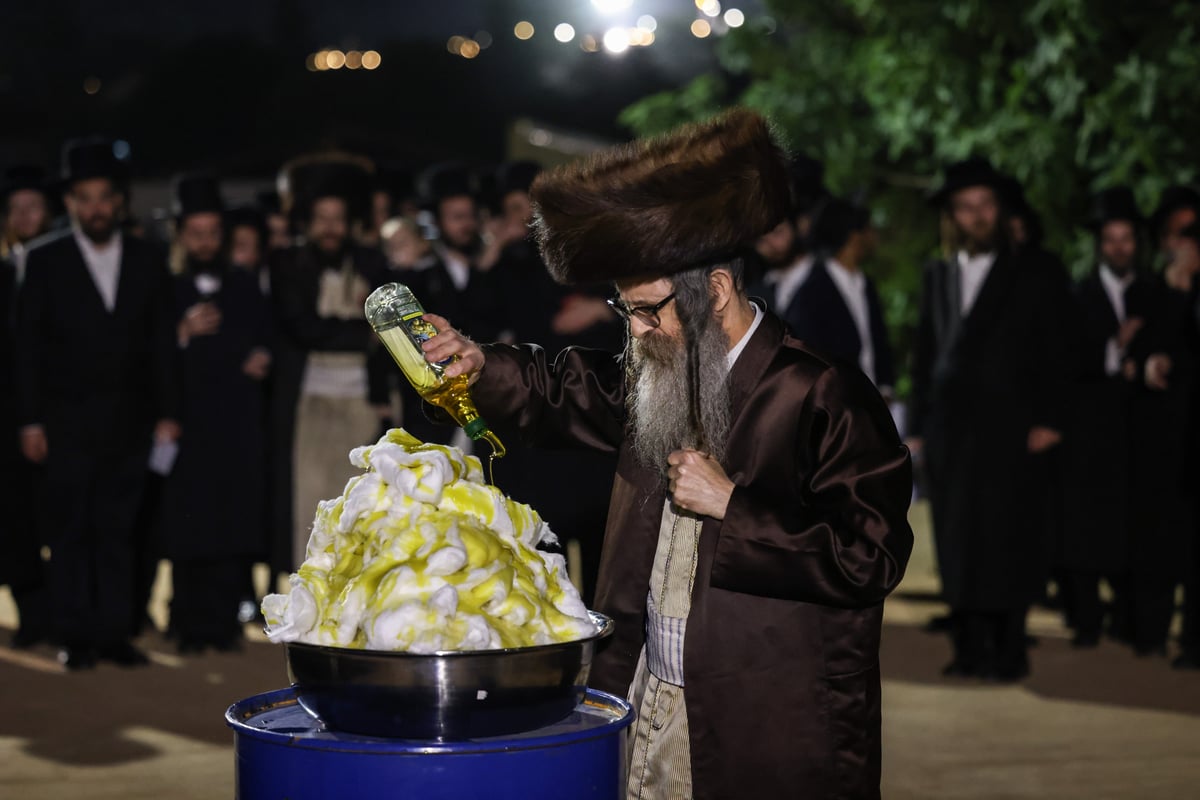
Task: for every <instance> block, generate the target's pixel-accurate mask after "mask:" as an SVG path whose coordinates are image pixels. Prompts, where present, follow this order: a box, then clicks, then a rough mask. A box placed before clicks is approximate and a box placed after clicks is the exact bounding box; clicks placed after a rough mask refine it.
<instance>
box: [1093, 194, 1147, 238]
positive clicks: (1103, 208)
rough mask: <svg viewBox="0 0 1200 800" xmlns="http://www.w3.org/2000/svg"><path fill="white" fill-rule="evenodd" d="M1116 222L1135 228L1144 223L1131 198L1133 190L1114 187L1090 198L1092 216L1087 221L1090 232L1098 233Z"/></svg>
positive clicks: (1132, 197)
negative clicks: (1119, 221) (1123, 222)
mask: <svg viewBox="0 0 1200 800" xmlns="http://www.w3.org/2000/svg"><path fill="white" fill-rule="evenodd" d="M1116 220H1123V221H1125V222H1128V223H1130V224H1131V225H1133V226H1134V227H1135V228H1140V227H1142V226H1143V225H1144V224H1145V223H1146V218H1145V217H1144V216H1142V212H1141V209H1139V208H1138V204H1137V198H1136V197H1134V196H1133V189H1130V188H1129V187H1128V186H1114V187H1112V188H1111V189H1105V190H1104V191H1102V192H1097V193H1096V195H1095V196H1094V197H1092V216H1091V219H1089V220H1088V226H1089V227H1090V228H1091V229H1092V230H1094V231H1096V232H1097V233H1099V231H1100V229H1101V228H1103V227H1104V226H1105V225H1106V224H1108V223H1109V222H1114V221H1116Z"/></svg>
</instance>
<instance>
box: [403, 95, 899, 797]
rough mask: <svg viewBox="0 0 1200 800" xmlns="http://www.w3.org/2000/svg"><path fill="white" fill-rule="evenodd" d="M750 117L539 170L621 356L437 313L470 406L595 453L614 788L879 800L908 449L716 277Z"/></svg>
mask: <svg viewBox="0 0 1200 800" xmlns="http://www.w3.org/2000/svg"><path fill="white" fill-rule="evenodd" d="M783 158H784V157H783V155H782V153H781V152H780V150H779V148H778V147H777V146H776V145H775V143H774V142H773V141H772V138H771V135H770V132H769V130H768V127H767V125H766V123H765V122H764V121H763V120H762V118H761V117H759V116H757V115H756V114H754V113H752V112H749V111H735V112H732V113H730V114H728V115H726V116H723V117H721V118H719V119H717V120H716V121H713V122H710V123H708V124H706V125H702V126H697V127H690V128H686V129H684V130H682V131H680V132H678V133H676V134H674V135H672V136H670V137H666V138H663V139H659V140H652V141H647V142H636V143H634V144H632V145H628V146H625V147H622V148H618V149H616V150H614V151H611V152H606V153H602V154H599V155H598V156H595V157H593V158H592V159H591V160H589V161H587V162H585V163H582V164H577V165H573V166H569V167H566V168H561V169H559V170H556V171H555V172H553V173H550V174H548V175H543V176H542V177H540V178H539V180H538V181H537V182H536V183H535V184H534V186H533V190H532V196H533V200H534V203H535V206H536V211H537V217H536V221H535V225H536V228H537V234H538V238H539V243H540V246H541V249H542V254H543V256H544V258H545V261H546V264H547V266H548V268H549V269H550V271H551V272H552V273H553V274H554V275H555V277H556V278H557V279H558V280H560V281H562V282H588V281H598V280H610V281H613V282H615V284H616V288H617V292H618V295H619V298H618V299H615V300H614V301H613V306H614V307H615V308H616V309H617V310H618V311H619V312H620V313H621V314H622V315H623V316H625V317H626V318H627V320H628V322H629V334H630V336H629V339H628V347H627V351H626V354H625V358H624V359H623V360H622V359H614V358H613V357H612V356H611V355H606V354H603V353H599V352H595V351H587V350H581V349H567V350H565V351H563V352H562V353H561V354H559V356H558V357H557V358H556V359H554V360H553V361H552V360H550V359H549V358H548V357H547V354H546V353H545V352H544V351H543V350H541V349H540V348H538V347H536V346H530V345H525V346H520V347H512V346H504V345H490V346H487V347H483V348H480V347H478V346H476V345H475V344H474V343H472V342H471V341H470V340H468V339H466V338H464V337H463V336H461V335H460V334H459V333H458V332H457V331H455V330H453V329H452V328H451V327H450V326H449V323H447V321H446V320H444V319H442V318H440V317H434V316H431V317H430V319H431V320H432V321H433V322H434V324H435V325H437V326H438V327H439V330H441V331H442V332H441V333H440V334H439V335H438V336H436V337H434V338H433V339H432V340H430V341H429V342H427V343H426V345H425V347H426V355H427V357H428V358H429V360H431V361H441V360H442V359H445V358H450V357H452V356H458V357H459V359H460V360H459V361H458V362H457V363H455V364H453V365H451V366H449V367H448V368H447V374H449V375H455V374H462V373H470V374H471V376H472V380H473V381H474V388H473V394H474V396H475V399H476V401H477V403H478V405H479V407H480V409H481V411H484V413H486V414H488V415H489V416H491V417H495V418H501V417H504V418H508V419H510V420H513V421H514V422H516V423H517V424H518V425H519V426H520V429H521V431H522V433H523V435H524V436H525V437H527V438H528V439H529V440H530V441H531V442H533V443H536V444H544V445H547V446H576V447H586V448H595V449H600V450H607V451H617V452H618V453H619V463H618V468H617V476H616V480H615V483H614V486H613V493H612V501H611V504H610V507H609V515H608V527H607V531H606V534H605V541H604V552H603V556H602V558H601V565H600V576H599V581H598V587H597V593H596V596H597V599H596V606H597V608H598V609H600V610H601V611H603V612H604V613H606V614H608V615H610V616H612V617H613V619H614V620H615V621H616V625H617V627H616V634H615V636H614V638H613V640H612V642H611V643H610V646H609V647H608V648H607V650H605V651H604V652H602V653H600V654H598V655H597V658H596V661H595V663H594V664H593V668H592V673H591V674H592V681H591V682H592V684H593V685H594V686H597V687H598V688H601V689H605V690H608V691H611V692H618V693H625V692H628V693H629V695H630V698H631V700H632V702H633V704H634V707H635V708H636V709H637V710H638V722H637V725H636V726H635V729H634V731H633V733H632V738H631V741H630V748H629V796H630V797H639V798H687V797H695V798H732V797H754V798H773V797H778V798H783V797H787V798H793V797H809V798H835V797H836V798H870V797H878V796H879V771H880V743H879V727H880V703H879V636H880V624H881V620H882V613H883V606H882V603H883V599H884V597H886V596H887V594H888V593H889V592H890V591H891V590H892V589H893V588H895V586H896V584H897V583H898V582H899V581H900V578H901V576H902V575H903V573H904V568H905V565H906V563H907V561H908V556H909V552H910V550H911V547H912V531H911V530H910V528H909V526H908V523H907V522H906V519H905V515H906V510H907V507H908V499H909V494H910V491H911V485H912V484H911V467H910V461H909V455H908V451H907V450H906V449H905V448H904V447H903V445H902V444H901V443H900V440H899V438H898V436H897V433H896V429H895V427H894V426H893V424H892V421H891V417H890V416H889V414H888V410H887V408H886V406H885V405H884V403H883V401H882V400H881V399H880V397H879V394H878V393H877V392H876V391H875V389H874V387H873V386H872V385H871V382H870V381H869V380H868V379H867V378H866V377H865V376H864V375H863V374H862V373H861V372H860V371H859V370H858V369H857V368H856V367H854V366H853V365H851V364H847V363H837V362H834V361H832V360H830V359H828V358H826V357H824V356H822V355H819V354H817V353H815V352H813V351H811V350H809V349H808V348H807V347H805V346H804V345H803V344H802V343H800V342H799V341H797V340H795V339H792V338H791V337H790V336H788V335H787V333H786V332H785V330H784V326H783V324H782V323H781V322H780V321H779V319H778V318H777V317H775V316H774V315H772V314H770V313H768V312H766V311H765V310H764V309H763V308H761V307H760V305H759V304H757V303H753V302H752V301H750V300H749V299H748V298H747V297H746V295H745V294H744V291H743V289H742V258H741V254H742V253H744V252H747V251H748V250H749V249H750V248H751V247H753V244H754V242H755V240H756V239H757V238H758V237H759V236H761V235H762V234H763V233H765V232H766V231H768V230H770V229H771V228H772V227H773V226H774V225H776V224H777V223H778V222H779V220H780V219H781V218H782V217H783V215H784V214H785V213H786V210H787V199H788V198H787V180H786V175H785V173H784V167H783V164H784V160H783Z"/></svg>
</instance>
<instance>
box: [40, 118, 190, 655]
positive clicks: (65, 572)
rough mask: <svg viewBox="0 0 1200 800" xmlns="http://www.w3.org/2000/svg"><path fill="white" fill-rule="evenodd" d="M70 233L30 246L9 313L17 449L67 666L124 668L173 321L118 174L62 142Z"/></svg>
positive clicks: (166, 413)
mask: <svg viewBox="0 0 1200 800" xmlns="http://www.w3.org/2000/svg"><path fill="white" fill-rule="evenodd" d="M64 172H65V175H64V178H65V182H66V193H65V196H64V199H65V201H66V204H67V209H68V211H69V212H70V215H71V220H72V225H71V228H70V229H69V230H68V231H65V232H63V233H62V234H61V235H57V236H55V237H54V238H52V239H48V240H43V241H42V242H41V243H39V244H38V245H37V246H35V247H32V248H31V249H30V251H29V256H28V260H27V262H26V271H25V281H24V284H23V285H22V287H21V291H20V295H19V299H18V304H17V341H16V346H17V350H16V366H17V380H18V392H19V398H18V401H19V406H20V411H19V413H20V421H21V424H22V429H21V447H22V452H23V453H24V455H25V457H26V458H27V459H28V460H30V461H32V462H34V463H42V464H45V467H46V489H47V495H48V496H47V498H46V500H47V505H48V506H52V510H51V508H47V509H46V512H47V513H45V516H44V526H43V527H44V528H45V531H46V534H47V536H48V538H49V542H50V547H51V551H52V560H51V562H50V593H51V613H52V615H53V619H52V625H53V628H54V630H55V633H56V635H57V637H58V638H59V640H60V641H61V643H62V644H63V645H64V646H65V650H64V651H63V654H62V660H63V662H64V663H65V665H66V666H67V667H68V668H70V669H79V668H85V667H89V666H91V665H92V664H94V663H95V660H96V659H97V658H105V659H109V660H112V661H115V662H116V663H119V664H122V665H127V666H132V665H136V664H142V663H145V661H146V659H145V656H144V655H142V654H141V653H139V652H138V651H137V650H136V649H135V648H134V647H133V645H132V644H131V643H130V636H131V633H132V613H131V611H132V608H133V605H134V597H133V594H134V584H135V580H134V541H133V538H134V536H133V532H134V523H135V517H136V515H137V512H138V508H139V506H140V502H141V497H142V492H143V489H144V482H145V474H146V464H147V459H148V457H149V452H150V446H151V444H152V443H153V442H154V441H155V440H172V439H175V438H177V437H178V435H179V427H178V425H177V424H176V423H175V422H174V413H173V410H172V406H173V399H174V386H173V379H174V375H173V371H174V367H173V360H174V350H175V336H174V330H173V326H174V317H173V309H172V307H171V306H172V303H171V287H170V279H169V276H168V274H167V270H166V266H165V265H164V264H163V263H162V260H161V257H160V255H159V253H158V252H157V251H156V250H154V248H152V247H150V246H148V245H147V244H146V243H144V242H142V241H141V240H139V239H136V238H133V237H130V236H125V235H123V234H122V233H121V232H120V230H119V226H118V215H119V212H120V208H121V204H122V195H121V192H122V187H123V185H124V165H123V164H122V163H121V162H120V161H119V160H118V159H117V158H116V157H115V156H114V154H113V145H112V143H111V142H108V141H105V140H87V141H83V142H76V143H72V144H69V145H68V146H67V148H66V150H65V154H64Z"/></svg>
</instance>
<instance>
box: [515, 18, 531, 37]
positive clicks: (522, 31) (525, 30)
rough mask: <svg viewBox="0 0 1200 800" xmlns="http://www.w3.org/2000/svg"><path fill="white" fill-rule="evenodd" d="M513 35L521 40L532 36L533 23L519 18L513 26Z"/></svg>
mask: <svg viewBox="0 0 1200 800" xmlns="http://www.w3.org/2000/svg"><path fill="white" fill-rule="evenodd" d="M513 36H516V37H517V38H518V39H520V40H521V41H525V40H526V39H532V38H533V23H531V22H526V21H525V20H521V21H520V22H518V23H517V24H516V25H515V26H514V27H513Z"/></svg>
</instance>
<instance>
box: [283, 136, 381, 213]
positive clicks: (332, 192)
mask: <svg viewBox="0 0 1200 800" xmlns="http://www.w3.org/2000/svg"><path fill="white" fill-rule="evenodd" d="M374 171H375V165H374V164H372V163H371V161H370V160H368V159H366V158H363V157H361V156H354V155H350V154H348V153H322V154H319V155H311V156H303V157H301V158H298V159H296V160H294V161H291V162H289V163H288V164H286V165H285V166H284V168H283V170H282V171H281V173H280V180H279V198H280V203H281V206H282V208H283V211H284V213H286V214H288V215H289V217H291V219H292V220H293V221H300V222H303V221H306V220H308V218H309V217H310V216H311V214H312V207H313V204H314V203H316V202H317V201H318V200H320V199H322V198H327V197H336V198H339V199H341V200H343V201H344V202H345V203H346V210H347V212H348V214H349V216H350V219H351V220H358V221H360V222H365V221H366V220H367V218H368V217H369V216H370V208H371V176H372V174H373V173H374Z"/></svg>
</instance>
